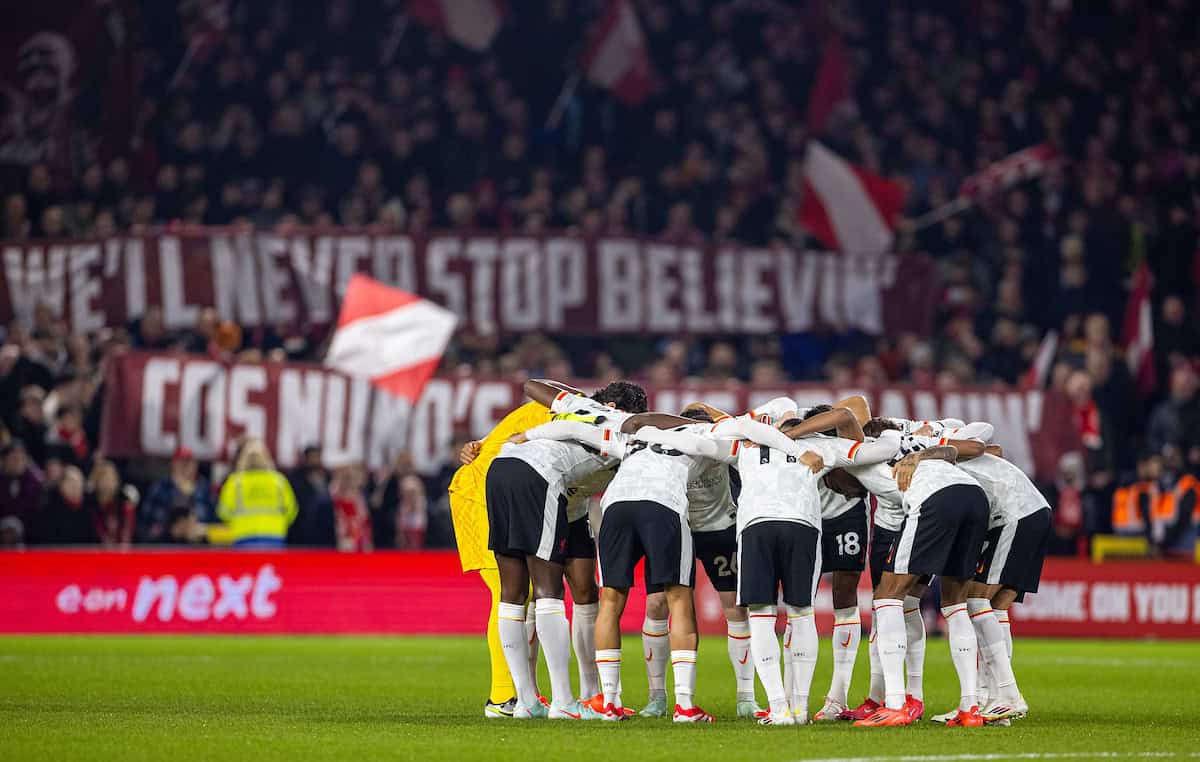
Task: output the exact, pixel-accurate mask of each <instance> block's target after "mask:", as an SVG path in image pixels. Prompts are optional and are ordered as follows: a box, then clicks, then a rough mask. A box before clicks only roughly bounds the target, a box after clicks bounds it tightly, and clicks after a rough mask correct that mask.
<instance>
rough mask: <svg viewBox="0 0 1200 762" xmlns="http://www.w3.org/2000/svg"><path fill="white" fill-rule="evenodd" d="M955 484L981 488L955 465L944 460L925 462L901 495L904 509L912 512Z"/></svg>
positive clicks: (914, 473)
mask: <svg viewBox="0 0 1200 762" xmlns="http://www.w3.org/2000/svg"><path fill="white" fill-rule="evenodd" d="M955 484H966V485H972V486H975V487H978V486H979V482H977V481H975V480H974V479H972V478H971V477H970V476H968V475H967V473H966V472H964V471H963V470H962V469H961V468H958V467H957V466H955V465H954V464H953V463H950V462H948V461H944V460H923V461H921V463H920V464H919V465H918V466H917V470H916V471H914V472H913V477H912V482H911V483H910V484H909V485H908V490H907V491H906V492H902V493H901V494H902V495H903V496H904V509H905V510H906V511H911V510H912V509H913V508H915V507H917V506H919V505H921V504H922V503H924V502H925V501H926V500H928V499H929V498H930V497H931V496H932V495H933V493H935V492H937V491H938V490H940V489H945V488H946V487H950V486H952V485H955Z"/></svg>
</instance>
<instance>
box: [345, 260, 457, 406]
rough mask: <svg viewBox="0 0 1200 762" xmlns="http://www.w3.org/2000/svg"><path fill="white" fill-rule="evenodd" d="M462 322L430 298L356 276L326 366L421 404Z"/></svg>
mask: <svg viewBox="0 0 1200 762" xmlns="http://www.w3.org/2000/svg"><path fill="white" fill-rule="evenodd" d="M457 323H458V318H457V317H456V316H455V315H454V313H453V312H451V311H450V310H448V309H446V308H444V307H439V306H438V305H436V304H434V303H433V302H431V301H429V300H428V299H422V298H421V297H419V296H417V295H416V294H410V293H408V292H407V291H401V290H400V289H398V288H392V287H391V286H386V285H384V284H382V283H380V282H379V281H377V280H373V279H371V278H368V277H367V276H365V275H355V276H353V277H352V278H351V279H350V283H349V285H348V286H347V287H346V296H345V298H344V299H343V301H342V314H341V315H340V316H339V317H338V325H337V330H336V331H334V333H333V339H332V341H331V342H330V344H329V351H328V352H327V353H326V355H325V365H326V366H327V367H330V368H334V369H335V370H340V371H341V372H343V373H345V374H347V375H350V376H363V377H366V378H369V379H371V383H372V384H374V385H375V386H377V387H379V388H380V389H383V390H385V391H388V392H391V393H392V394H394V395H396V396H397V397H403V398H404V399H407V400H408V401H410V402H416V401H417V399H418V398H419V397H420V396H421V390H422V389H424V388H425V383H426V382H427V381H428V380H429V377H430V376H432V375H433V372H434V371H435V370H437V366H438V363H439V362H441V360H442V355H443V354H444V353H445V351H446V344H447V343H448V342H449V341H450V335H451V334H452V333H454V326H455V325H456V324H457Z"/></svg>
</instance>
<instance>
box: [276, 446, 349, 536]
mask: <svg viewBox="0 0 1200 762" xmlns="http://www.w3.org/2000/svg"><path fill="white" fill-rule="evenodd" d="M288 482H289V483H290V484H291V486H292V491H293V492H294V493H295V495H296V505H297V508H298V511H299V512H298V513H297V515H296V521H295V522H293V523H292V526H291V527H290V528H289V529H288V539H287V541H288V545H305V546H311V547H321V548H334V547H337V530H336V527H335V522H334V517H333V501H332V499H331V498H330V496H329V475H328V474H327V473H325V469H324V467H322V465H321V448H320V447H314V446H309V447H305V448H304V453H303V455H302V460H301V463H300V465H299V467H297V468H296V469H295V470H293V471H292V473H291V474H290V475H289V476H288Z"/></svg>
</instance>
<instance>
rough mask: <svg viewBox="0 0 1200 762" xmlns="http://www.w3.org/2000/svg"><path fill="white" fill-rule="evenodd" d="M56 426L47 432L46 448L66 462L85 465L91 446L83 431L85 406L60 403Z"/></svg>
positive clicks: (56, 415) (80, 465)
mask: <svg viewBox="0 0 1200 762" xmlns="http://www.w3.org/2000/svg"><path fill="white" fill-rule="evenodd" d="M54 417H55V422H54V428H52V429H50V431H49V432H48V433H47V434H46V448H47V451H48V452H53V453H54V455H55V456H56V457H57V458H58V459H59V460H61V461H63V462H64V463H70V464H72V465H75V466H79V467H81V468H82V467H83V466H84V465H85V464H86V463H87V460H88V455H89V454H90V452H91V447H90V446H89V445H88V440H87V435H86V434H85V433H84V431H83V408H82V407H80V406H79V405H74V404H65V405H60V406H59V408H58V412H57V413H56V414H55V416H54Z"/></svg>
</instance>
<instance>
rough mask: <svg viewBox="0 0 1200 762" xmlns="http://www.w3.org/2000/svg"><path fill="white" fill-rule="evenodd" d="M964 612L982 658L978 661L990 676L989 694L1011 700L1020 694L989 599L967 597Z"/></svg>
mask: <svg viewBox="0 0 1200 762" xmlns="http://www.w3.org/2000/svg"><path fill="white" fill-rule="evenodd" d="M967 611H968V613H969V614H970V615H971V624H972V625H973V626H974V627H975V638H976V640H978V641H979V653H980V655H981V656H982V657H983V658H982V659H981V662H982V663H983V664H985V665H986V667H987V668H986V672H987V673H988V675H989V677H990V678H991V680H990V682H989V685H988V687H989V688H990V689H991V697H992V698H995V697H1000V698H1003V699H1007V700H1009V701H1012V700H1015V699H1016V698H1017V697H1018V696H1020V691H1019V690H1018V689H1017V677H1016V675H1015V674H1013V668H1012V662H1010V661H1009V659H1008V645H1007V644H1006V643H1005V642H1004V629H1003V628H1002V627H1001V626H1000V622H999V621H997V619H996V615H995V613H994V612H993V611H992V603H991V601H989V600H988V599H987V598H968V599H967ZM984 672H985V670H982V669H981V670H980V674H983V673H984Z"/></svg>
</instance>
